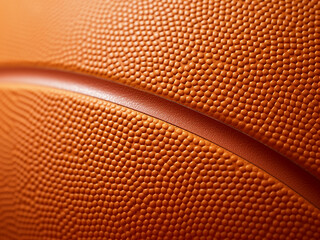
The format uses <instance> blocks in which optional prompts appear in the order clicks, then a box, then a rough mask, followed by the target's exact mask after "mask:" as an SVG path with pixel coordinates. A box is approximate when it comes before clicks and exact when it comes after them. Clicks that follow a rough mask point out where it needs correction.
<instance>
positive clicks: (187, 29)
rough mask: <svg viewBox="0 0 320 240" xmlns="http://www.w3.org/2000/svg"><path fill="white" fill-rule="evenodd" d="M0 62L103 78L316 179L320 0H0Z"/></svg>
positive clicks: (319, 164) (319, 168) (319, 169)
mask: <svg viewBox="0 0 320 240" xmlns="http://www.w3.org/2000/svg"><path fill="white" fill-rule="evenodd" d="M0 32H1V35H0V66H8V65H11V66H41V67H50V68H56V69H65V70H69V71H76V72H82V73H85V74H89V75H95V76H99V77H103V78H108V79H111V80H114V81H118V82H121V83H125V84H128V85H130V86H133V87H136V88H140V89H143V90H146V91H149V92H152V93H155V94H158V95H159V96H163V97H166V98H168V99H171V100H174V101H176V102H178V103H181V104H184V105H186V106H188V107H190V108H193V109H196V110H198V111H200V112H202V113H205V114H207V115H209V116H211V117H214V118H216V119H218V120H220V121H223V122H224V123H227V124H229V125H232V126H233V127H236V128H237V129H239V130H241V131H243V132H245V133H246V134H249V135H250V136H252V137H254V138H256V139H257V140H259V141H261V142H263V143H264V144H267V145H268V146H270V147H272V148H273V149H275V150H277V151H279V152H280V153H282V154H284V155H286V156H287V157H289V158H290V159H292V160H294V161H295V162H296V163H298V164H299V165H300V166H302V167H303V168H305V169H307V170H308V171H310V172H312V173H313V174H315V175H316V176H317V177H320V115H319V113H320V107H319V106H320V81H319V74H320V35H319V34H320V1H318V0H286V1H284V0H259V1H258V0H254V1H239V0H228V1H221V0H210V1H209V0H207V1H184V0H181V1H164V0H161V1H160V0H157V1H119V0H109V1H104V0H92V1H84V0H79V1H65V0H50V1H42V0H33V1H26V0H10V1H1V2H0Z"/></svg>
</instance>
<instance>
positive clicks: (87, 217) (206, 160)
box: [0, 84, 320, 240]
mask: <svg viewBox="0 0 320 240" xmlns="http://www.w3.org/2000/svg"><path fill="white" fill-rule="evenodd" d="M0 160H1V162H0V239H34V240H36V239H104V238H105V239H308V240H309V239H319V238H320V210H319V209H317V208H315V207H313V205H311V204H310V203H308V202H306V201H305V200H304V199H303V198H302V197H300V196H299V195H298V194H296V193H295V192H294V191H292V190H291V189H289V188H288V187H286V186H285V185H283V184H282V183H280V182H278V181H277V180H276V179H274V178H273V177H271V176H270V175H268V174H267V173H265V172H264V171H262V170H260V169H258V168H257V167H255V166H254V165H252V164H250V163H248V162H247V161H245V160H244V159H241V158H240V157H238V156H236V155H234V154H233V153H231V152H229V151H227V150H225V149H223V148H222V147H219V146H217V145H215V144H214V143H211V142H209V141H207V140H204V139H202V138H201V137H198V136H196V135H194V134H192V133H189V132H187V131H185V130H182V129H180V128H178V127H175V126H173V125H170V124H168V123H165V122H163V121H161V120H158V119H156V118H153V117H150V116H147V115H145V114H142V113H139V112H137V111H134V110H131V109H128V108H125V107H122V106H120V105H116V104H113V103H110V102H107V101H103V100H99V99H96V98H93V97H89V96H85V95H81V94H77V93H72V92H68V91H63V90H56V89H54V88H46V87H36V86H32V85H22V84H14V85H13V84H11V85H10V84H2V85H1V87H0Z"/></svg>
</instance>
